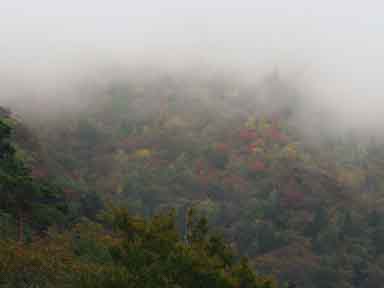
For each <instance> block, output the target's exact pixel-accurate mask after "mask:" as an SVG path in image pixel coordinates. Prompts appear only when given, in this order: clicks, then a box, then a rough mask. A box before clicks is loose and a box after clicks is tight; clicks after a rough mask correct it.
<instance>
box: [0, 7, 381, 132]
mask: <svg viewBox="0 0 384 288" xmlns="http://www.w3.org/2000/svg"><path fill="white" fill-rule="evenodd" d="M383 54H384V4H381V2H380V1H344V0H339V1H337V0H333V1H329V0H323V1H304V0H303V1H300V0H291V1H283V0H282V1H277V0H269V1H257V0H254V1H241V0H238V1H224V0H220V1H219V0H211V1H208V0H205V1H203V0H195V1H180V0H179V1H176V0H175V1H171V0H163V1H155V0H154V1H145V0H142V1H129V0H128V1H117V0H110V1H105V0H104V1H102V0H99V1H97V0H93V1H90V0H89V1H88V0H67V1H54V0H34V1H30V0H24V1H21V0H1V1H0V64H1V65H0V87H1V88H0V89H1V90H0V105H2V104H4V105H10V106H12V107H14V109H20V110H21V111H22V110H23V109H24V110H28V108H31V107H32V106H33V107H34V109H35V108H39V109H38V110H34V111H36V112H37V113H39V114H44V113H50V112H52V111H55V109H56V110H60V109H64V108H65V107H77V106H79V105H78V104H81V103H83V102H84V99H82V93H81V89H80V90H79V86H84V81H88V82H89V83H90V84H89V85H91V86H94V90H95V89H97V88H98V87H100V89H102V87H103V85H104V84H105V82H106V81H108V80H110V79H111V78H113V75H114V74H113V73H119V72H116V71H120V73H125V72H122V71H130V73H131V74H137V73H141V72H140V71H142V70H145V71H148V70H159V71H173V73H177V71H183V72H184V71H189V70H191V71H200V72H204V73H207V69H211V70H212V71H220V72H221V71H230V72H231V73H234V74H235V75H238V76H239V77H245V79H247V80H248V81H255V82H257V81H260V79H261V78H262V77H263V76H264V75H266V74H267V73H269V72H271V71H273V70H274V69H275V68H276V67H278V69H279V71H280V73H281V75H282V78H284V79H285V80H287V81H291V82H292V83H295V85H297V86H298V87H300V89H302V91H303V93H306V94H307V95H306V96H308V98H310V99H311V101H310V102H311V103H313V106H317V107H325V108H326V109H325V110H326V111H328V112H327V113H330V114H329V116H330V119H334V121H335V122H333V123H331V124H330V125H333V124H334V125H337V126H340V127H345V128H354V129H357V130H361V131H372V132H373V133H376V134H378V133H380V131H381V123H382V122H383V120H384V116H383V115H384V105H383V104H384V98H383V95H384V55H383ZM111 71H114V72H111ZM135 71H137V73H134V72H135ZM196 73H198V72H196ZM100 75H101V76H100ZM120 76H121V75H120ZM136 76H137V75H136ZM127 77H128V76H127ZM23 105H24V107H23ZM80 106H81V105H80Z"/></svg>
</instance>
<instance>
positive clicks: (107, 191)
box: [0, 74, 384, 288]
mask: <svg viewBox="0 0 384 288" xmlns="http://www.w3.org/2000/svg"><path fill="white" fill-rule="evenodd" d="M99 94H100V95H101V96H97V97H96V96H95V97H93V98H92V97H90V100H89V104H88V107H87V108H86V109H83V110H82V113H76V114H74V115H69V116H68V117H63V118H61V119H56V121H52V122H50V121H45V122H41V121H40V122H39V121H36V122H33V123H30V125H29V127H28V129H27V128H26V127H25V125H24V124H21V122H20V121H16V120H14V118H12V117H11V116H9V112H7V111H5V110H4V111H3V112H2V114H3V115H2V120H1V131H0V132H1V134H0V137H1V143H2V144H1V153H2V154H1V167H0V168H1V177H2V178H1V184H2V186H1V195H2V196H1V210H0V211H1V213H2V214H1V221H2V225H1V227H2V230H1V238H2V241H3V245H2V248H1V251H0V257H1V258H2V259H3V261H2V263H4V264H2V266H0V275H2V277H0V279H5V280H3V282H0V285H3V286H4V287H52V286H53V285H54V286H57V287H275V285H277V284H276V283H275V282H274V280H272V279H269V278H268V277H269V275H273V277H274V278H276V280H277V282H278V283H280V286H278V287H290V288H291V287H305V288H311V287H314V288H324V287H338V288H339V287H359V288H360V287H366V288H368V287H381V286H382V283H383V280H384V261H383V259H384V258H383V253H384V211H383V208H382V200H383V196H384V190H383V188H384V186H383V185H384V181H383V179H384V178H383V177H382V176H383V175H382V174H383V173H384V172H383V171H384V170H383V168H384V145H383V144H382V143H381V140H380V139H375V138H373V137H370V138H367V137H362V136H361V135H358V134H356V133H354V132H353V131H351V132H348V133H347V132H345V131H344V132H340V133H335V131H338V130H337V129H335V130H332V131H331V132H329V131H327V130H326V129H325V128H324V125H323V124H324V122H325V121H326V120H327V119H325V118H326V117H324V118H321V117H319V116H318V114H315V113H314V112H313V111H311V110H309V108H308V109H306V106H305V105H306V102H305V99H306V98H305V95H302V93H301V92H299V91H298V90H296V89H294V88H293V87H291V86H290V85H288V84H287V83H285V82H284V81H283V80H281V79H280V78H279V76H278V75H277V74H273V75H271V76H270V77H268V78H267V79H265V81H264V82H263V83H261V85H257V86H246V85H243V86H238V85H237V84H236V83H235V82H231V81H226V79H224V80H223V79H215V78H213V79H208V80H207V79H205V80H201V79H185V78H176V79H174V78H172V77H169V76H167V77H159V78H158V79H157V78H156V79H155V80H153V79H152V80H151V81H129V80H125V81H118V82H117V83H110V85H109V86H108V87H107V89H106V90H105V91H101V92H100V93H99ZM11 128H12V129H11ZM12 130H13V131H14V133H11V131H12ZM11 135H12V137H11ZM10 137H11V138H10ZM208 231H213V232H212V233H208ZM226 243H227V244H226ZM236 255H238V256H236ZM241 256H245V257H247V259H249V260H245V258H244V259H242V258H241ZM252 271H256V272H257V274H255V272H252ZM256 275H267V278H265V277H261V276H256ZM0 281H1V280H0ZM32 283H34V284H33V285H37V286H33V285H32ZM7 285H8V286H7ZM23 285H24V286H23ZM39 285H40V286H39ZM44 285H45V286H44ZM60 285H61V286H60ZM66 285H67V286H66ZM68 285H69V286H68ZM71 285H72V286H71ZM76 285H77V286H76Z"/></svg>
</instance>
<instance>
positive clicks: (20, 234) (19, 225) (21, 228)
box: [17, 209, 24, 243]
mask: <svg viewBox="0 0 384 288" xmlns="http://www.w3.org/2000/svg"><path fill="white" fill-rule="evenodd" d="M17 218H18V219H17V228H18V229H17V238H18V241H19V242H20V243H23V242H24V214H23V210H22V209H19V210H18V212H17Z"/></svg>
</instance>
